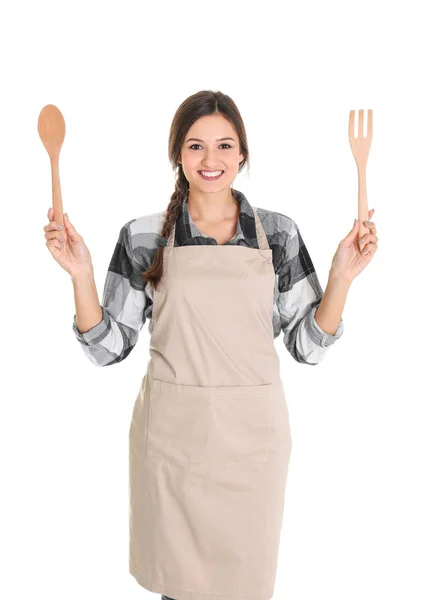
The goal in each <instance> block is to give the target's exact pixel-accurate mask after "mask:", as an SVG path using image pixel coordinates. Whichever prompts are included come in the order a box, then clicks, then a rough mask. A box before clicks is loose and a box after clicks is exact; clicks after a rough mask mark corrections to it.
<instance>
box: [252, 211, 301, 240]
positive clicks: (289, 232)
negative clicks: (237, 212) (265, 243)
mask: <svg viewBox="0 0 429 600" xmlns="http://www.w3.org/2000/svg"><path fill="white" fill-rule="evenodd" d="M254 208H255V209H256V212H257V213H258V217H259V218H260V220H261V224H262V227H263V228H264V231H265V234H266V235H267V236H274V235H278V234H284V235H285V236H286V237H291V236H294V235H295V234H296V231H297V225H296V223H295V221H294V220H293V219H292V217H289V216H288V215H285V214H284V213H280V212H277V211H275V210H269V209H268V208H259V207H256V206H255V207H254Z"/></svg>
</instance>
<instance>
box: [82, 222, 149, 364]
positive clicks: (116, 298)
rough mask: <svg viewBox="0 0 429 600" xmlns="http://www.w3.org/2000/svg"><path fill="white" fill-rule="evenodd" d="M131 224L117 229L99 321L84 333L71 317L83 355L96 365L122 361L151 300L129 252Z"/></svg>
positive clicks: (135, 337) (141, 270)
mask: <svg viewBox="0 0 429 600" xmlns="http://www.w3.org/2000/svg"><path fill="white" fill-rule="evenodd" d="M131 222H132V221H130V222H129V223H126V224H125V225H124V226H123V227H122V228H121V230H120V233H119V237H118V241H117V242H116V246H115V250H114V252H113V255H112V258H111V260H110V264H109V268H108V271H107V276H106V279H105V283H104V290H103V299H102V303H101V305H100V306H101V310H102V319H101V321H100V322H99V323H98V324H97V325H95V326H94V327H92V329H89V330H88V331H85V332H80V331H79V329H78V327H77V322H76V314H75V315H74V317H73V325H72V328H73V332H74V334H75V336H76V338H77V340H78V341H79V342H80V344H81V347H82V349H83V351H84V353H85V355H86V356H87V357H88V358H89V360H90V361H91V362H93V363H94V364H95V365H96V366H99V367H104V366H108V365H113V364H115V363H118V362H121V361H122V360H124V359H125V358H126V357H127V356H128V355H129V354H130V352H131V351H132V349H133V348H134V346H135V345H136V343H137V340H138V337H139V332H140V330H141V328H142V327H143V325H144V323H145V321H146V313H147V311H148V308H149V304H151V303H152V300H151V299H150V298H148V296H147V295H146V293H145V287H146V283H147V282H145V281H144V279H143V272H144V270H145V268H143V267H142V266H141V265H139V264H138V263H137V261H136V259H135V256H134V255H133V252H132V245H131V236H130V223H131Z"/></svg>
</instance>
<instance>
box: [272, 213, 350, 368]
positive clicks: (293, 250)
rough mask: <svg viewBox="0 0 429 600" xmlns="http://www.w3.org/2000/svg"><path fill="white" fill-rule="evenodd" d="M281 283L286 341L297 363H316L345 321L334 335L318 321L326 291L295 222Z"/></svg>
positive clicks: (282, 264) (285, 250)
mask: <svg viewBox="0 0 429 600" xmlns="http://www.w3.org/2000/svg"><path fill="white" fill-rule="evenodd" d="M291 221H292V219H291ZM278 286H279V294H278V297H277V308H278V311H279V315H280V323H281V328H282V331H283V334H284V335H283V341H284V344H285V346H286V348H287V350H288V351H289V352H290V354H291V355H292V356H293V358H294V359H295V360H296V361H297V362H299V363H305V364H308V365H316V364H318V363H319V362H320V361H321V360H322V359H323V358H324V357H325V355H326V353H327V351H328V349H329V347H330V346H332V345H333V344H334V343H335V342H336V341H337V340H338V339H339V338H340V337H341V336H342V334H343V331H344V322H343V319H342V318H341V320H340V324H339V326H338V329H337V331H336V332H335V333H334V334H333V335H331V334H329V333H326V332H324V331H323V330H322V329H321V328H320V326H319V325H318V324H317V322H316V320H315V313H316V310H317V309H318V307H319V305H320V302H321V300H322V297H323V290H322V287H321V285H320V282H319V279H318V277H317V273H316V270H315V268H314V265H313V262H312V260H311V258H310V255H309V253H308V250H307V248H306V246H305V244H304V241H303V239H302V236H301V233H300V231H299V228H298V226H297V225H296V223H295V222H294V221H292V228H291V231H290V235H289V236H288V238H287V241H286V245H285V247H284V253H283V259H282V261H281V266H280V269H279V272H278Z"/></svg>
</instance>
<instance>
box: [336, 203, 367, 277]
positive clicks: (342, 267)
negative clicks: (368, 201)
mask: <svg viewBox="0 0 429 600" xmlns="http://www.w3.org/2000/svg"><path fill="white" fill-rule="evenodd" d="M373 214H374V209H371V210H370V211H369V212H368V221H364V222H363V224H364V225H365V227H366V228H368V229H369V230H370V231H369V232H368V233H366V234H365V235H364V236H363V238H362V240H359V221H356V223H355V224H354V227H353V229H352V230H351V231H350V233H348V234H347V236H346V237H345V238H344V239H343V240H341V242H340V243H339V245H338V249H337V251H336V253H335V255H334V258H333V259H332V265H331V271H332V272H334V273H335V274H338V275H340V276H341V277H344V278H345V279H347V280H348V281H350V282H351V281H353V279H354V278H355V277H356V276H357V275H359V273H360V272H361V271H363V269H364V268H365V267H366V266H367V265H368V264H369V263H370V262H371V260H372V257H373V256H374V254H375V253H376V251H377V242H378V237H377V235H376V234H377V229H376V227H375V224H374V223H373V222H371V221H370V219H371V217H372V215H373ZM360 242H361V243H364V246H363V248H362V252H361V250H360V245H359V243H360Z"/></svg>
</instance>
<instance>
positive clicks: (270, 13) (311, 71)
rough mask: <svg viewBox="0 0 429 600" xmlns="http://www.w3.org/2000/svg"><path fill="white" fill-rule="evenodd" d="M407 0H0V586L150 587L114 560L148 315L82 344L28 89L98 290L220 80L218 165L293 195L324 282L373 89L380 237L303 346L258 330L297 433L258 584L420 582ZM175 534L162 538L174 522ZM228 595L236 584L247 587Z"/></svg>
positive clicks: (428, 500) (417, 200)
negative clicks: (341, 302)
mask: <svg viewBox="0 0 429 600" xmlns="http://www.w3.org/2000/svg"><path fill="white" fill-rule="evenodd" d="M425 8H426V6H425V3H424V2H421V3H418V2H412V1H411V2H410V1H408V2H406V3H405V2H402V3H398V2H390V3H386V2H375V1H374V0H372V1H371V2H365V1H361V2H359V3H356V2H344V1H342V2H332V1H327V0H325V1H324V2H315V1H314V2H303V1H301V2H299V3H292V2H272V1H268V0H266V1H264V2H260V3H252V2H242V1H240V2H231V1H230V2H222V1H221V2H216V3H211V4H209V5H207V4H205V3H201V2H190V1H183V2H175V3H171V4H169V3H166V2H162V3H155V2H151V3H149V2H147V3H146V2H130V1H128V2H127V1H122V2H121V3H120V2H116V3H112V2H106V1H104V2H91V1H88V0H87V1H85V2H76V1H74V2H60V1H56V2H29V1H27V2H19V1H15V2H13V3H12V2H10V3H4V4H3V5H2V9H1V13H0V50H1V57H2V59H1V95H0V106H1V110H0V132H1V133H0V159H1V163H0V164H1V177H0V199H1V205H2V227H1V257H2V294H1V303H2V305H1V315H2V363H3V369H2V377H1V409H0V410H1V413H0V444H1V446H0V455H1V486H2V492H1V513H0V531H1V533H0V554H1V555H0V564H1V576H0V596H1V597H2V598H5V599H7V600H15V599H21V598H34V597H43V598H44V600H51V599H55V600H57V599H58V598H61V599H62V600H68V599H70V600H71V599H75V598H80V599H82V600H89V599H91V600H92V599H93V598H103V599H106V600H107V599H114V598H115V599H117V598H122V599H125V598H126V599H129V600H132V599H140V598H147V599H149V598H152V597H155V596H153V595H152V593H151V592H149V591H147V590H145V589H144V588H142V587H140V586H139V585H138V584H137V583H136V582H135V580H134V579H133V578H132V576H131V575H130V574H129V573H128V428H129V424H130V419H131V414H132V409H133V405H134V400H135V398H136V395H137V393H138V389H139V386H140V382H141V379H142V377H143V375H144V372H145V367H146V362H147V359H148V346H149V334H148V331H147V326H145V328H144V329H143V330H142V332H141V337H140V339H139V343H138V345H137V346H136V348H134V350H133V352H132V353H131V354H130V355H129V357H128V358H127V360H126V361H124V362H122V363H119V364H117V365H115V366H113V367H111V368H96V367H95V366H94V365H93V364H92V363H90V361H89V360H88V359H87V358H86V357H85V356H84V354H83V352H82V350H81V348H80V346H79V343H78V341H77V340H76V339H75V337H74V335H73V332H72V318H73V315H74V312H75V307H74V300H73V288H72V284H71V281H70V277H69V275H68V274H67V273H66V272H65V271H64V270H62V269H61V267H60V266H59V265H58V264H57V263H56V262H55V260H54V259H53V257H52V256H51V254H50V252H49V250H48V249H47V247H46V245H45V237H44V230H43V227H44V225H46V224H47V222H48V219H47V211H48V208H49V206H50V205H51V179H50V165H49V159H48V155H47V153H46V150H45V148H44V147H43V145H42V143H41V141H40V139H39V137H38V132H37V119H38V115H39V112H40V110H41V109H42V108H43V106H45V105H46V104H55V105H56V106H58V107H59V108H60V110H61V111H62V113H63V115H64V117H65V120H66V138H65V141H64V145H63V148H62V151H61V155H60V177H61V185H62V193H63V205H64V210H65V211H67V212H68V214H69V217H70V220H71V222H72V223H73V224H74V226H75V227H76V229H77V230H78V231H79V232H80V233H81V234H82V235H83V237H84V239H85V241H86V243H87V245H88V247H89V249H90V251H91V255H92V258H93V264H94V270H95V277H96V284H97V288H98V291H99V294H100V295H101V292H102V286H103V284H104V278H105V275H106V272H107V267H108V264H109V261H110V257H111V255H112V253H113V250H114V247H115V243H116V240H117V236H118V234H119V230H120V228H121V226H122V225H123V224H124V223H125V222H127V221H128V220H130V219H132V218H136V217H139V216H142V215H144V214H148V213H153V212H158V211H161V210H164V208H166V206H167V204H168V201H169V199H170V196H171V193H172V191H173V189H174V179H173V176H174V174H173V170H172V168H171V165H170V164H169V162H168V158H167V139H168V133H169V128H170V125H171V120H172V118H173V115H174V112H175V111H176V109H177V107H178V106H179V104H180V103H181V102H182V101H183V100H184V99H185V98H186V97H187V96H189V95H191V94H193V93H195V92H197V91H199V90H202V89H212V90H220V91H222V92H224V93H226V94H228V95H230V96H231V97H232V98H233V100H234V101H235V102H236V103H237V105H238V107H239V109H240V111H241V114H242V117H243V119H244V122H245V125H246V129H247V135H248V141H249V150H250V159H251V166H250V170H249V171H247V170H246V169H245V170H244V171H243V172H242V173H241V174H240V175H239V176H238V177H237V179H236V180H235V182H234V187H236V188H237V189H239V190H241V191H243V192H244V193H245V194H246V196H247V198H248V199H249V201H250V202H251V204H253V205H255V206H260V207H263V208H268V209H270V210H274V211H278V212H281V213H283V214H286V215H288V216H290V217H291V218H293V219H294V220H295V221H296V223H297V224H298V226H299V227H300V230H301V233H302V235H303V238H304V241H305V243H306V245H307V249H308V251H309V253H310V256H311V257H312V260H313V262H314V265H315V267H316V271H317V273H318V275H319V279H320V281H321V284H322V286H323V287H325V285H326V282H327V277H328V271H329V267H330V264H331V260H332V257H333V255H334V253H335V251H336V248H337V245H338V243H339V242H340V240H341V239H342V238H343V237H345V235H346V234H347V233H348V232H349V231H350V229H351V227H352V225H353V220H354V218H355V217H356V216H357V169H356V165H355V162H354V159H353V156H352V153H351V150H350V147H349V141H348V136H347V128H348V116H349V110H351V109H358V108H372V109H373V111H374V133H373V142H372V146H371V151H370V155H369V160H368V169H367V190H368V208H375V214H374V217H373V221H374V222H375V223H376V225H377V229H378V238H379V243H378V251H377V253H376V255H375V257H374V258H373V260H372V261H371V263H370V264H369V266H368V267H367V268H366V269H365V270H364V272H362V273H361V274H360V275H359V276H358V277H357V278H356V279H355V280H354V282H353V283H352V286H351V288H350V292H349V295H348V298H347V302H346V307H345V310H344V313H343V319H344V323H345V331H344V335H343V337H342V338H341V339H340V340H339V341H338V342H337V343H336V344H335V345H334V346H333V347H331V348H330V350H329V353H328V355H327V356H326V357H325V359H324V360H323V361H322V362H321V363H319V365H317V367H311V366H307V365H303V364H298V363H296V362H295V361H294V360H293V359H292V357H291V355H290V354H289V353H288V352H287V350H286V348H285V347H284V345H283V341H282V335H280V336H279V337H278V338H277V339H276V342H275V343H276V347H277V349H278V352H279V354H280V357H281V364H282V377H283V381H284V384H285V389H286V394H287V401H288V407H289V411H290V419H291V427H292V437H293V444H294V446H293V450H292V458H291V462H290V471H289V478H288V483H287V490H286V501H285V513H284V525H283V530H282V540H281V548H280V556H279V568H278V576H277V582H276V591H275V599H276V600H285V599H286V600H310V599H311V600H314V599H316V598H318V599H320V598H329V600H344V599H345V598H347V600H355V599H356V600H357V599H359V600H361V599H362V598H365V600H380V599H386V600H387V599H389V600H392V599H395V600H396V599H405V598H406V599H409V598H412V599H413V600H427V598H428V597H429V582H428V571H427V569H428V564H429V549H428V539H429V521H428V510H427V507H428V506H429V486H428V465H427V462H428V456H429V442H428V434H427V432H428V424H429V423H428V406H427V402H428V387H427V360H426V357H427V338H428V326H427V322H428V317H427V298H428V295H427V231H428V216H429V213H428V210H427V206H428V201H429V178H428V176H427V172H428V163H429V146H428V140H429V111H428V106H429V88H428V67H427V56H428V55H429V54H428V51H429V39H428V35H427V21H426V18H424V16H423V15H424V9H425ZM177 543H178V544H180V540H177ZM243 600H244V599H243Z"/></svg>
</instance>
